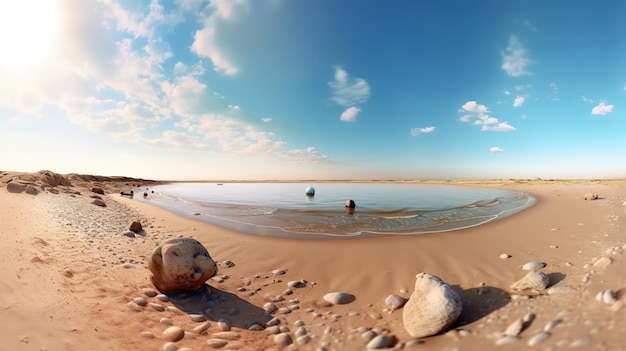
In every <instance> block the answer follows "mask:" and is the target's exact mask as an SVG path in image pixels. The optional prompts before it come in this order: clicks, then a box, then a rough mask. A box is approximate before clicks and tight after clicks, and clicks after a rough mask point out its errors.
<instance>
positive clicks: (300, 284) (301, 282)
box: [287, 280, 306, 288]
mask: <svg viewBox="0 0 626 351" xmlns="http://www.w3.org/2000/svg"><path fill="white" fill-rule="evenodd" d="M287 285H288V286H289V287H290V288H304V287H306V281H304V280H292V281H290V282H288V283H287Z"/></svg>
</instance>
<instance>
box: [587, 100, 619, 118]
mask: <svg viewBox="0 0 626 351" xmlns="http://www.w3.org/2000/svg"><path fill="white" fill-rule="evenodd" d="M613 107H615V106H613V105H606V104H605V103H604V101H602V102H600V103H599V104H598V105H596V106H595V107H594V108H593V109H591V114H592V115H606V114H607V113H609V112H611V111H613Z"/></svg>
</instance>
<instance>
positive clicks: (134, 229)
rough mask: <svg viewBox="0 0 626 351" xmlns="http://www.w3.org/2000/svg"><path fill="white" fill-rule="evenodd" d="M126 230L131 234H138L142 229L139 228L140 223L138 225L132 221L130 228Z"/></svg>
mask: <svg viewBox="0 0 626 351" xmlns="http://www.w3.org/2000/svg"><path fill="white" fill-rule="evenodd" d="M128 230H130V231H131V232H133V233H140V232H142V231H143V228H142V227H141V223H139V222H138V221H134V222H133V223H131V224H130V228H128Z"/></svg>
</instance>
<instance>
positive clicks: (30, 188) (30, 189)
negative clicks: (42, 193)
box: [25, 185, 39, 195]
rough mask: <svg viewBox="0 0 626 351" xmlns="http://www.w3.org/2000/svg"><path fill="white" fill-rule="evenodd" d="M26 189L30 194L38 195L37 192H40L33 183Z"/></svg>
mask: <svg viewBox="0 0 626 351" xmlns="http://www.w3.org/2000/svg"><path fill="white" fill-rule="evenodd" d="M25 191H26V194H30V195H37V194H39V190H37V188H35V187H34V186H32V185H27V186H26V190H25Z"/></svg>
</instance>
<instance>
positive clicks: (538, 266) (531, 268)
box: [522, 262, 546, 271]
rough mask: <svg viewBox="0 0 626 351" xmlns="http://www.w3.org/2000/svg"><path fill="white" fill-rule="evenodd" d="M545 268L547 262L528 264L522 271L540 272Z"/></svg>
mask: <svg viewBox="0 0 626 351" xmlns="http://www.w3.org/2000/svg"><path fill="white" fill-rule="evenodd" d="M545 266H546V264H545V262H528V263H525V264H524V265H523V266H522V269H523V270H525V271H538V270H540V269H542V268H544V267H545Z"/></svg>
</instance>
